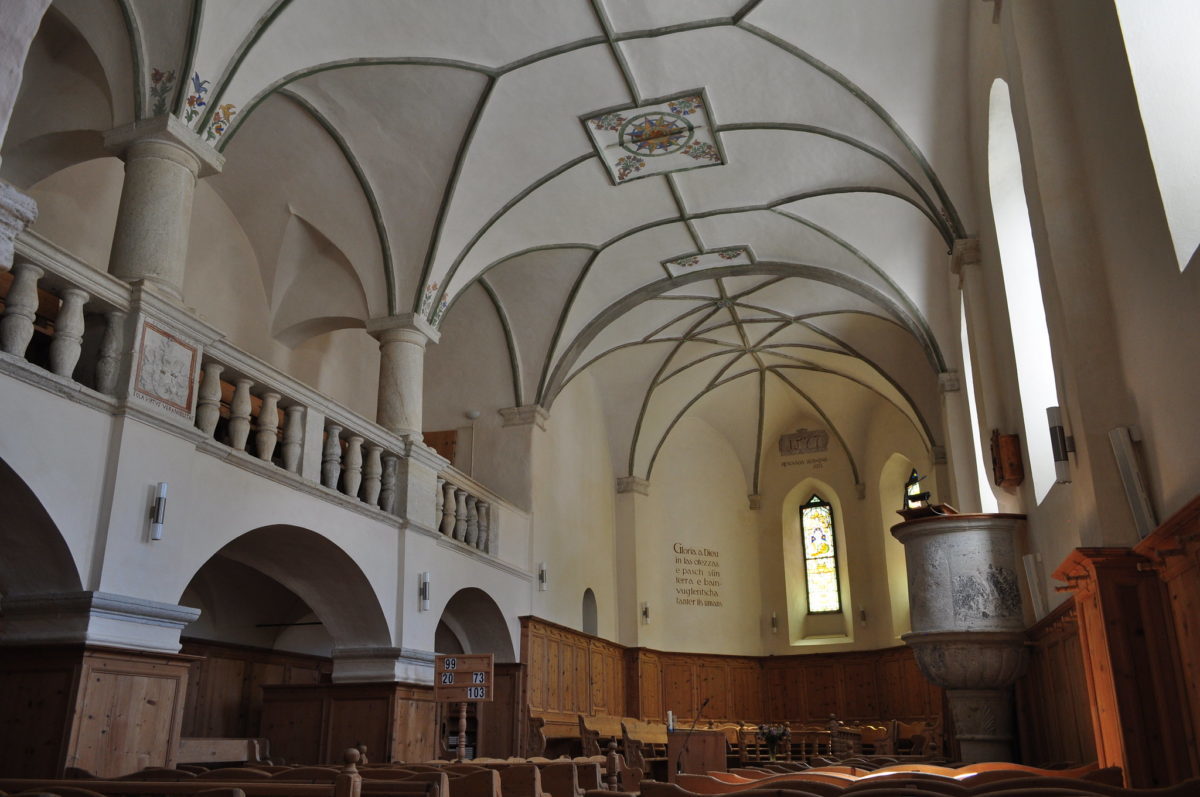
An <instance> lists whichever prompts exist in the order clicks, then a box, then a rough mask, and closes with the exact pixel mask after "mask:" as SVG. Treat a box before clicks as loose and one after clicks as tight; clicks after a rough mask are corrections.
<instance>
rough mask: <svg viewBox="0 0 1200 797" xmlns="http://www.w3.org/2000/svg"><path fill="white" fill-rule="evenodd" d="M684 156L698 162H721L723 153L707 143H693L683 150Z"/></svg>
mask: <svg viewBox="0 0 1200 797" xmlns="http://www.w3.org/2000/svg"><path fill="white" fill-rule="evenodd" d="M682 152H683V154H684V155H687V156H688V157H690V158H695V159H696V160H698V161H714V162H715V161H720V160H721V153H720V152H718V151H717V148H716V147H715V146H713V145H712V144H709V143H708V142H707V141H693V142H692V143H691V144H688V145H687V146H686V147H684V148H683V150H682Z"/></svg>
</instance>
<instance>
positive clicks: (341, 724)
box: [258, 683, 437, 764]
mask: <svg viewBox="0 0 1200 797" xmlns="http://www.w3.org/2000/svg"><path fill="white" fill-rule="evenodd" d="M436 707H437V704H436V703H434V702H433V687H432V686H422V685H416V684H402V683H368V684H313V685H307V686H271V685H266V686H263V709H262V725H261V730H260V732H259V733H258V735H259V736H265V737H266V738H267V739H268V740H270V742H271V755H272V757H275V756H278V757H280V758H282V759H284V760H285V761H287V762H288V763H300V764H340V763H341V761H342V753H343V751H345V749H346V748H347V747H353V746H355V745H358V744H365V745H366V746H367V755H368V756H369V757H370V759H371V760H372V761H374V762H388V761H428V760H430V759H432V758H434V757H435V756H436V751H435V746H436V745H435V740H436V731H437V716H436Z"/></svg>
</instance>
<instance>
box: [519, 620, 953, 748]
mask: <svg viewBox="0 0 1200 797" xmlns="http://www.w3.org/2000/svg"><path fill="white" fill-rule="evenodd" d="M576 651H578V653H576ZM521 661H522V662H523V663H524V665H525V668H526V669H525V682H524V687H523V689H524V692H523V697H522V701H523V706H524V708H522V709H519V710H525V709H526V708H527V711H528V715H529V716H532V717H539V718H541V719H542V720H544V723H545V725H544V730H545V735H546V737H547V739H555V738H558V739H560V740H561V739H563V738H564V737H567V736H571V735H574V728H575V727H576V715H577V714H582V715H584V716H585V717H591V716H596V715H607V716H613V717H621V716H627V717H633V718H637V719H642V720H658V721H663V720H665V719H666V714H667V710H668V709H670V710H671V711H672V712H673V713H674V714H675V716H676V717H677V718H678V720H679V721H680V722H683V723H687V722H690V721H691V720H692V719H694V717H692V715H693V714H695V713H696V711H697V710H698V708H699V707H700V705H701V704H703V702H704V701H705V700H706V699H707V700H708V701H709V702H708V705H707V706H705V707H704V711H703V716H702V717H701V719H702V720H705V721H709V720H711V721H714V722H725V721H728V722H749V723H759V722H763V721H768V720H769V721H775V722H782V721H789V722H791V723H793V724H798V725H805V724H814V723H816V724H820V725H822V726H824V725H825V724H826V723H827V722H828V721H829V715H830V714H834V715H836V716H837V718H838V719H839V720H842V721H844V722H848V723H854V722H866V721H880V720H890V719H898V720H903V721H905V722H928V723H932V724H933V725H934V726H936V727H937V728H938V729H939V730H938V731H937V734H936V735H937V737H938V738H937V739H936V740H935V744H937V745H938V749H940V750H948V749H949V748H948V747H947V746H946V744H947V742H946V740H945V739H944V738H942V735H941V734H942V733H943V730H942V729H943V717H944V710H943V695H942V690H940V689H939V688H937V687H936V686H934V685H933V684H931V683H929V682H928V681H926V680H925V678H924V677H923V676H922V675H921V672H920V670H919V669H918V668H917V664H916V660H915V659H914V658H913V654H912V651H911V650H909V649H908V648H906V647H903V646H901V647H895V648H888V649H886V650H874V651H856V652H851V653H822V654H804V655H795V656H763V657H758V656H717V655H703V654H693V653H669V652H664V651H658V650H650V649H648V648H625V647H622V646H620V645H617V644H615V643H612V642H607V641H605V640H602V639H599V638H598V637H594V636H589V635H587V634H583V633H581V632H579V631H575V630H573V629H570V628H566V627H564V626H560V625H556V624H554V623H550V622H547V621H545V620H541V619H539V618H536V617H522V618H521ZM581 683H582V684H583V685H582V686H581V685H580V684H581Z"/></svg>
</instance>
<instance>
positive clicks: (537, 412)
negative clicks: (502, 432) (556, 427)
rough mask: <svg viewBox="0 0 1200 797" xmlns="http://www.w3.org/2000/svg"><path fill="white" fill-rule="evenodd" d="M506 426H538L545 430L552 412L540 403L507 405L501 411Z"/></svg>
mask: <svg viewBox="0 0 1200 797" xmlns="http://www.w3.org/2000/svg"><path fill="white" fill-rule="evenodd" d="M499 412H500V417H501V418H503V419H504V426H530V425H532V426H536V427H537V428H539V429H542V430H545V428H546V421H547V420H549V418H550V413H548V412H546V409H545V408H544V407H543V406H542V405H540V404H525V405H524V406H521V407H505V408H503V409H501V410H500V411H499Z"/></svg>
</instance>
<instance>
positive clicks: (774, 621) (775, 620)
mask: <svg viewBox="0 0 1200 797" xmlns="http://www.w3.org/2000/svg"><path fill="white" fill-rule="evenodd" d="M771 633H772V634H778V633H779V615H777V614H776V613H775V610H774V609H772V610H771Z"/></svg>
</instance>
